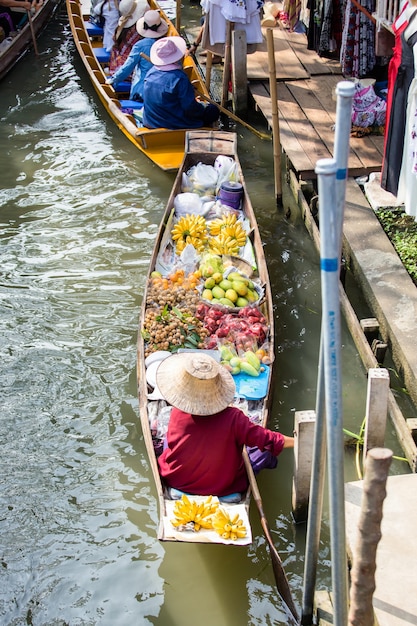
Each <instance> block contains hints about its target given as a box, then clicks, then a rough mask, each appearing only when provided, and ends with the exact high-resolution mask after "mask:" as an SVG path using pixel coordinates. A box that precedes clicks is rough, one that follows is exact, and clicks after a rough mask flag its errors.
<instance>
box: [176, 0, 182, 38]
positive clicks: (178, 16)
mask: <svg viewBox="0 0 417 626" xmlns="http://www.w3.org/2000/svg"><path fill="white" fill-rule="evenodd" d="M175 28H176V29H177V32H178V34H179V35H180V34H181V32H180V31H181V0H177V9H176V17H175Z"/></svg>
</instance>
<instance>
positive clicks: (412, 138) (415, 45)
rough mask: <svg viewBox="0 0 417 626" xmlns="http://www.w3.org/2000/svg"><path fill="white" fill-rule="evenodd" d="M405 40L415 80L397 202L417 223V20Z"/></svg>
mask: <svg viewBox="0 0 417 626" xmlns="http://www.w3.org/2000/svg"><path fill="white" fill-rule="evenodd" d="M404 39H405V40H407V45H409V46H412V49H413V58H414V78H413V79H412V81H411V84H410V88H409V90H408V101H407V110H406V126H405V138H404V150H403V158H402V165H401V171H400V178H399V182H398V194H397V200H398V201H399V202H403V203H404V206H405V212H406V213H407V214H408V215H412V216H413V217H414V218H415V219H416V221H417V19H416V20H414V22H413V23H411V24H409V26H407V28H406V29H405V31H404Z"/></svg>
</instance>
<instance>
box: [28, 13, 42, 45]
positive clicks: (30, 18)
mask: <svg viewBox="0 0 417 626" xmlns="http://www.w3.org/2000/svg"><path fill="white" fill-rule="evenodd" d="M27 14H28V20H29V26H30V32H31V33H32V41H33V50H34V52H35V54H36V56H39V52H38V44H37V43H36V36H35V30H34V28H33V22H32V13H31V11H30V10H29V11H28V12H27Z"/></svg>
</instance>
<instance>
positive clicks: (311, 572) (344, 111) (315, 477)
mask: <svg viewBox="0 0 417 626" xmlns="http://www.w3.org/2000/svg"><path fill="white" fill-rule="evenodd" d="M354 93H355V85H354V84H353V83H352V82H351V81H341V82H339V83H338V84H337V86H336V95H337V105H336V126H335V148H334V157H335V160H336V165H337V170H336V205H335V212H336V215H335V218H336V219H337V231H338V236H339V240H340V243H339V245H340V253H341V247H342V232H343V215H344V204H345V194H346V180H347V177H348V162H349V137H350V129H351V115H352V101H353V95H354ZM319 201H320V200H319ZM339 259H340V256H339ZM339 273H340V268H339ZM324 406H325V389H324V355H323V330H322V332H321V340H320V355H319V365H318V378H317V394H316V429H315V434H314V448H313V461H312V473H311V487H310V498H309V512H308V521H307V537H306V556H305V563H304V586H303V601H302V615H301V624H302V625H303V626H304V625H305V626H310V624H312V623H313V605H314V591H315V585H316V574H317V560H318V551H319V543H320V526H321V516H322V504H323V491H324V474H325V471H324V467H325V463H326V443H325V442H326V424H325V411H324Z"/></svg>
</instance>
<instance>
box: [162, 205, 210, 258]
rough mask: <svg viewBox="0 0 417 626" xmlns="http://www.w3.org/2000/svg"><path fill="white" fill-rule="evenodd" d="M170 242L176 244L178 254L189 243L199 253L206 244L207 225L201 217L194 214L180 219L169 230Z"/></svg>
mask: <svg viewBox="0 0 417 626" xmlns="http://www.w3.org/2000/svg"><path fill="white" fill-rule="evenodd" d="M171 237H172V240H173V241H175V242H176V248H175V250H176V253H177V254H180V253H181V252H182V251H183V250H184V248H185V246H186V245H187V244H188V243H190V244H192V245H193V246H194V248H195V249H196V250H197V251H199V252H201V251H202V250H204V246H205V245H206V242H207V225H206V220H205V219H204V217H203V216H202V215H196V214H194V213H192V214H188V213H187V215H183V216H182V217H180V219H179V220H178V222H177V223H176V224H175V226H174V228H173V229H172V230H171Z"/></svg>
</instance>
